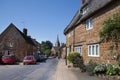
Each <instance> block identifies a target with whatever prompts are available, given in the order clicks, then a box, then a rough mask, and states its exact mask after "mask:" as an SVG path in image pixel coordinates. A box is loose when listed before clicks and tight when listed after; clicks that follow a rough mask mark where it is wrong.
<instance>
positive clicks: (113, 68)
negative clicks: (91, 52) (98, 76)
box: [106, 64, 120, 76]
mask: <svg viewBox="0 0 120 80" xmlns="http://www.w3.org/2000/svg"><path fill="white" fill-rule="evenodd" d="M119 72H120V66H119V65H116V64H114V65H111V64H108V65H107V72H106V74H107V75H110V76H111V75H117V74H119Z"/></svg>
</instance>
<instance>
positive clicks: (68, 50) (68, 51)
mask: <svg viewBox="0 0 120 80" xmlns="http://www.w3.org/2000/svg"><path fill="white" fill-rule="evenodd" d="M69 53H70V48H67V56H68V55H69Z"/></svg>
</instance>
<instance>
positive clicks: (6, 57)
mask: <svg viewBox="0 0 120 80" xmlns="http://www.w3.org/2000/svg"><path fill="white" fill-rule="evenodd" d="M2 58H5V59H10V58H11V56H3V57H2Z"/></svg>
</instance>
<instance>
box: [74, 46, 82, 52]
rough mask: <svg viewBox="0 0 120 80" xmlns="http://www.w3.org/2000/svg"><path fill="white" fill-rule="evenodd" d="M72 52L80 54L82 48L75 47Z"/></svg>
mask: <svg viewBox="0 0 120 80" xmlns="http://www.w3.org/2000/svg"><path fill="white" fill-rule="evenodd" d="M74 50H75V52H78V53H80V54H82V46H78V47H75V48H74Z"/></svg>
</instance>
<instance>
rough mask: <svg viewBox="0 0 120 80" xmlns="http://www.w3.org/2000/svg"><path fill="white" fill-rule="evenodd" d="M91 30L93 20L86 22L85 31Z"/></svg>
mask: <svg viewBox="0 0 120 80" xmlns="http://www.w3.org/2000/svg"><path fill="white" fill-rule="evenodd" d="M90 29H93V18H89V19H88V20H86V30H90Z"/></svg>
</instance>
